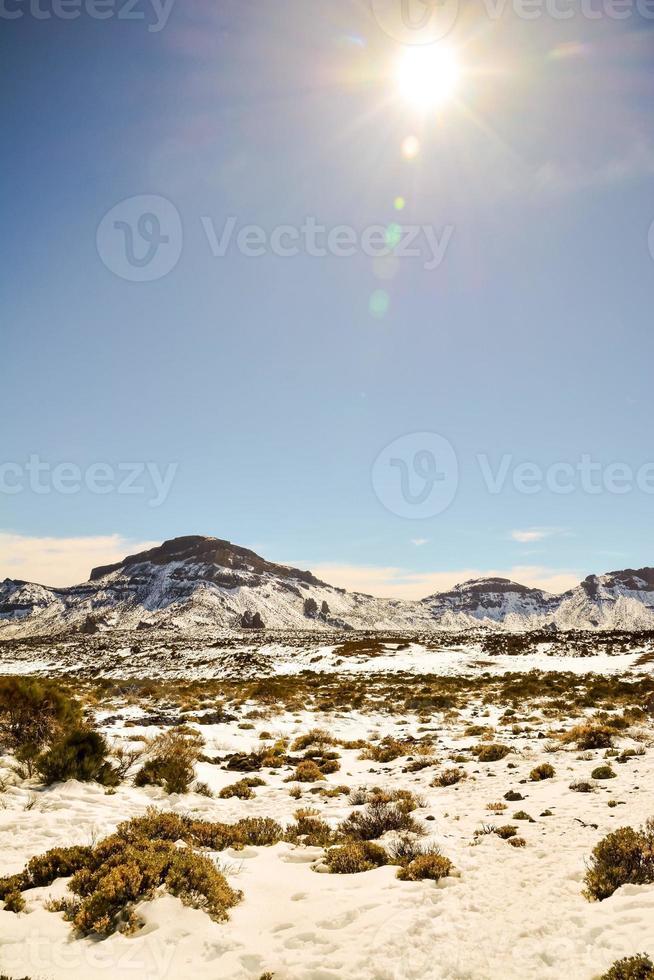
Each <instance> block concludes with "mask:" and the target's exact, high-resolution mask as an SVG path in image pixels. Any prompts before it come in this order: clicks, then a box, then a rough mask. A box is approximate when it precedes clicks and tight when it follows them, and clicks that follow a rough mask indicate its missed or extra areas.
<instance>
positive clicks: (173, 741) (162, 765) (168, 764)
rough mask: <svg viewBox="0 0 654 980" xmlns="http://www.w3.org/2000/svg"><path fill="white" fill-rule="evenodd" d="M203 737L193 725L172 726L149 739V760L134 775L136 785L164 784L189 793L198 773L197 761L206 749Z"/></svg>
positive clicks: (167, 790)
mask: <svg viewBox="0 0 654 980" xmlns="http://www.w3.org/2000/svg"><path fill="white" fill-rule="evenodd" d="M202 745H203V741H202V737H201V736H200V735H198V734H197V733H195V732H194V731H193V730H192V729H191V734H189V733H188V732H187V731H182V730H180V729H176V728H171V729H170V730H169V731H166V732H162V733H161V735H157V737H156V738H154V739H152V741H151V742H149V743H148V746H147V748H146V750H145V754H146V756H147V762H146V763H145V764H144V766H143V767H142V768H141V769H139V771H138V772H137V774H136V778H135V779H134V785H135V786H162V787H163V788H164V789H165V791H166V792H167V793H188V791H189V788H190V785H191V783H192V782H193V779H194V776H195V763H196V762H197V761H198V759H199V757H200V753H201V750H202Z"/></svg>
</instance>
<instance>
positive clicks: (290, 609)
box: [0, 535, 654, 638]
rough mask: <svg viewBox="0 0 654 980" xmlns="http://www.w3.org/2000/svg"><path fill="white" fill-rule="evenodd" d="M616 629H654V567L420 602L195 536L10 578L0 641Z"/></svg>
mask: <svg viewBox="0 0 654 980" xmlns="http://www.w3.org/2000/svg"><path fill="white" fill-rule="evenodd" d="M480 626H483V627H488V628H489V629H494V630H511V631H513V630H531V629H550V630H552V631H554V630H557V629H558V630H571V629H604V630H606V629H609V630H611V629H616V630H639V629H650V628H653V627H654V568H641V569H625V570H623V571H615V572H609V573H607V574H605V575H590V576H588V578H586V579H584V581H583V582H581V583H580V584H579V585H578V586H577V587H576V588H574V589H571V590H570V591H568V592H566V593H564V594H563V595H551V594H549V593H547V592H544V591H543V590H541V589H534V588H529V587H527V586H524V585H520V584H518V583H516V582H511V581H510V580H509V579H503V578H496V577H489V578H480V579H473V580H471V581H468V582H463V583H461V584H459V585H456V586H454V588H452V589H450V590H448V591H446V592H441V593H436V594H435V595H431V596H427V597H426V598H424V599H421V600H419V601H408V600H400V599H379V598H375V597H373V596H369V595H363V594H361V593H355V592H347V591H346V590H345V589H340V588H336V587H335V586H332V585H329V584H327V583H326V582H322V581H320V579H318V578H316V577H315V576H314V575H313V574H312V573H311V572H309V571H302V570H300V569H297V568H292V567H291V566H287V565H280V564H278V563H275V562H269V561H267V560H266V559H264V558H262V557H261V556H260V555H257V554H256V553H255V552H254V551H250V550H249V549H247V548H241V547H239V546H238V545H234V544H231V542H229V541H226V540H222V539H220V538H213V537H205V536H201V535H190V536H186V537H182V538H175V539H172V540H170V541H165V542H164V543H163V544H162V545H160V546H159V547H157V548H153V549H150V550H149V551H145V552H141V553H140V554H136V555H130V556H128V557H126V558H124V559H123V560H122V561H121V562H118V563H116V564H113V565H106V566H101V567H98V568H94V569H93V570H92V571H91V575H90V578H89V581H88V582H85V583H83V584H81V585H76V586H70V587H66V588H51V587H48V586H44V585H38V584H35V583H32V582H24V581H19V580H14V579H5V580H4V581H3V582H0V638H2V637H6V638H10V637H21V636H39V635H47V634H59V633H62V632H66V631H75V632H88V633H95V632H102V631H107V630H113V629H122V630H143V629H151V628H165V629H175V630H186V631H189V630H191V631H192V630H194V629H202V630H206V629H243V628H246V629H261V628H266V629H309V630H319V631H320V630H324V631H329V630H353V629H358V630H361V629H363V630H406V631H411V630H462V629H467V628H473V627H474V628H476V627H480Z"/></svg>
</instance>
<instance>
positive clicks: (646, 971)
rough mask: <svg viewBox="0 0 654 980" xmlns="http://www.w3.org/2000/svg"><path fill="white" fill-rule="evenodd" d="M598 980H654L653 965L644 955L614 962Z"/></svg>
mask: <svg viewBox="0 0 654 980" xmlns="http://www.w3.org/2000/svg"><path fill="white" fill-rule="evenodd" d="M600 980H654V963H652V961H651V960H650V958H649V956H647V955H646V954H645V953H639V954H638V955H637V956H625V957H624V959H622V960H616V962H615V963H614V964H613V966H612V967H611V969H610V970H608V971H607V972H606V973H603V974H602V976H601V977H600Z"/></svg>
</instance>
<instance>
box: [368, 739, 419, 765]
mask: <svg viewBox="0 0 654 980" xmlns="http://www.w3.org/2000/svg"><path fill="white" fill-rule="evenodd" d="M413 748H415V746H413V745H411V744H410V743H408V742H400V741H399V740H398V739H396V738H392V737H391V736H390V735H388V736H386V738H383V739H382V740H381V742H380V743H379V745H367V746H366V747H365V748H364V750H363V752H362V753H361V755H360V756H359V758H361V759H371V760H372V761H373V762H393V761H394V760H395V759H399V758H400V756H403V755H409V753H410V752H411V751H412V749H413Z"/></svg>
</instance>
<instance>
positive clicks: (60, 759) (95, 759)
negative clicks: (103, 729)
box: [36, 728, 119, 786]
mask: <svg viewBox="0 0 654 980" xmlns="http://www.w3.org/2000/svg"><path fill="white" fill-rule="evenodd" d="M108 754H109V746H108V745H107V741H106V739H105V737H104V736H103V735H101V734H100V733H99V732H96V731H94V730H93V729H91V728H74V729H73V730H72V731H70V732H68V733H67V734H66V735H63V736H62V737H61V738H60V739H58V740H57V741H56V742H54V743H53V744H52V745H51V746H50V748H49V749H46V751H45V752H43V753H41V755H40V756H39V757H38V758H37V760H36V770H37V772H38V773H39V776H40V777H41V779H42V780H43V782H44V783H45V784H46V786H51V785H52V784H53V783H60V782H64V781H65V780H67V779H77V780H79V781H80V782H85V783H87V782H91V781H94V782H98V783H102V784H103V785H104V786H116V785H117V783H118V782H119V777H118V774H117V773H116V771H115V769H114V768H113V767H112V766H111V764H110V763H109V762H108V760H107V756H108Z"/></svg>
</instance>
